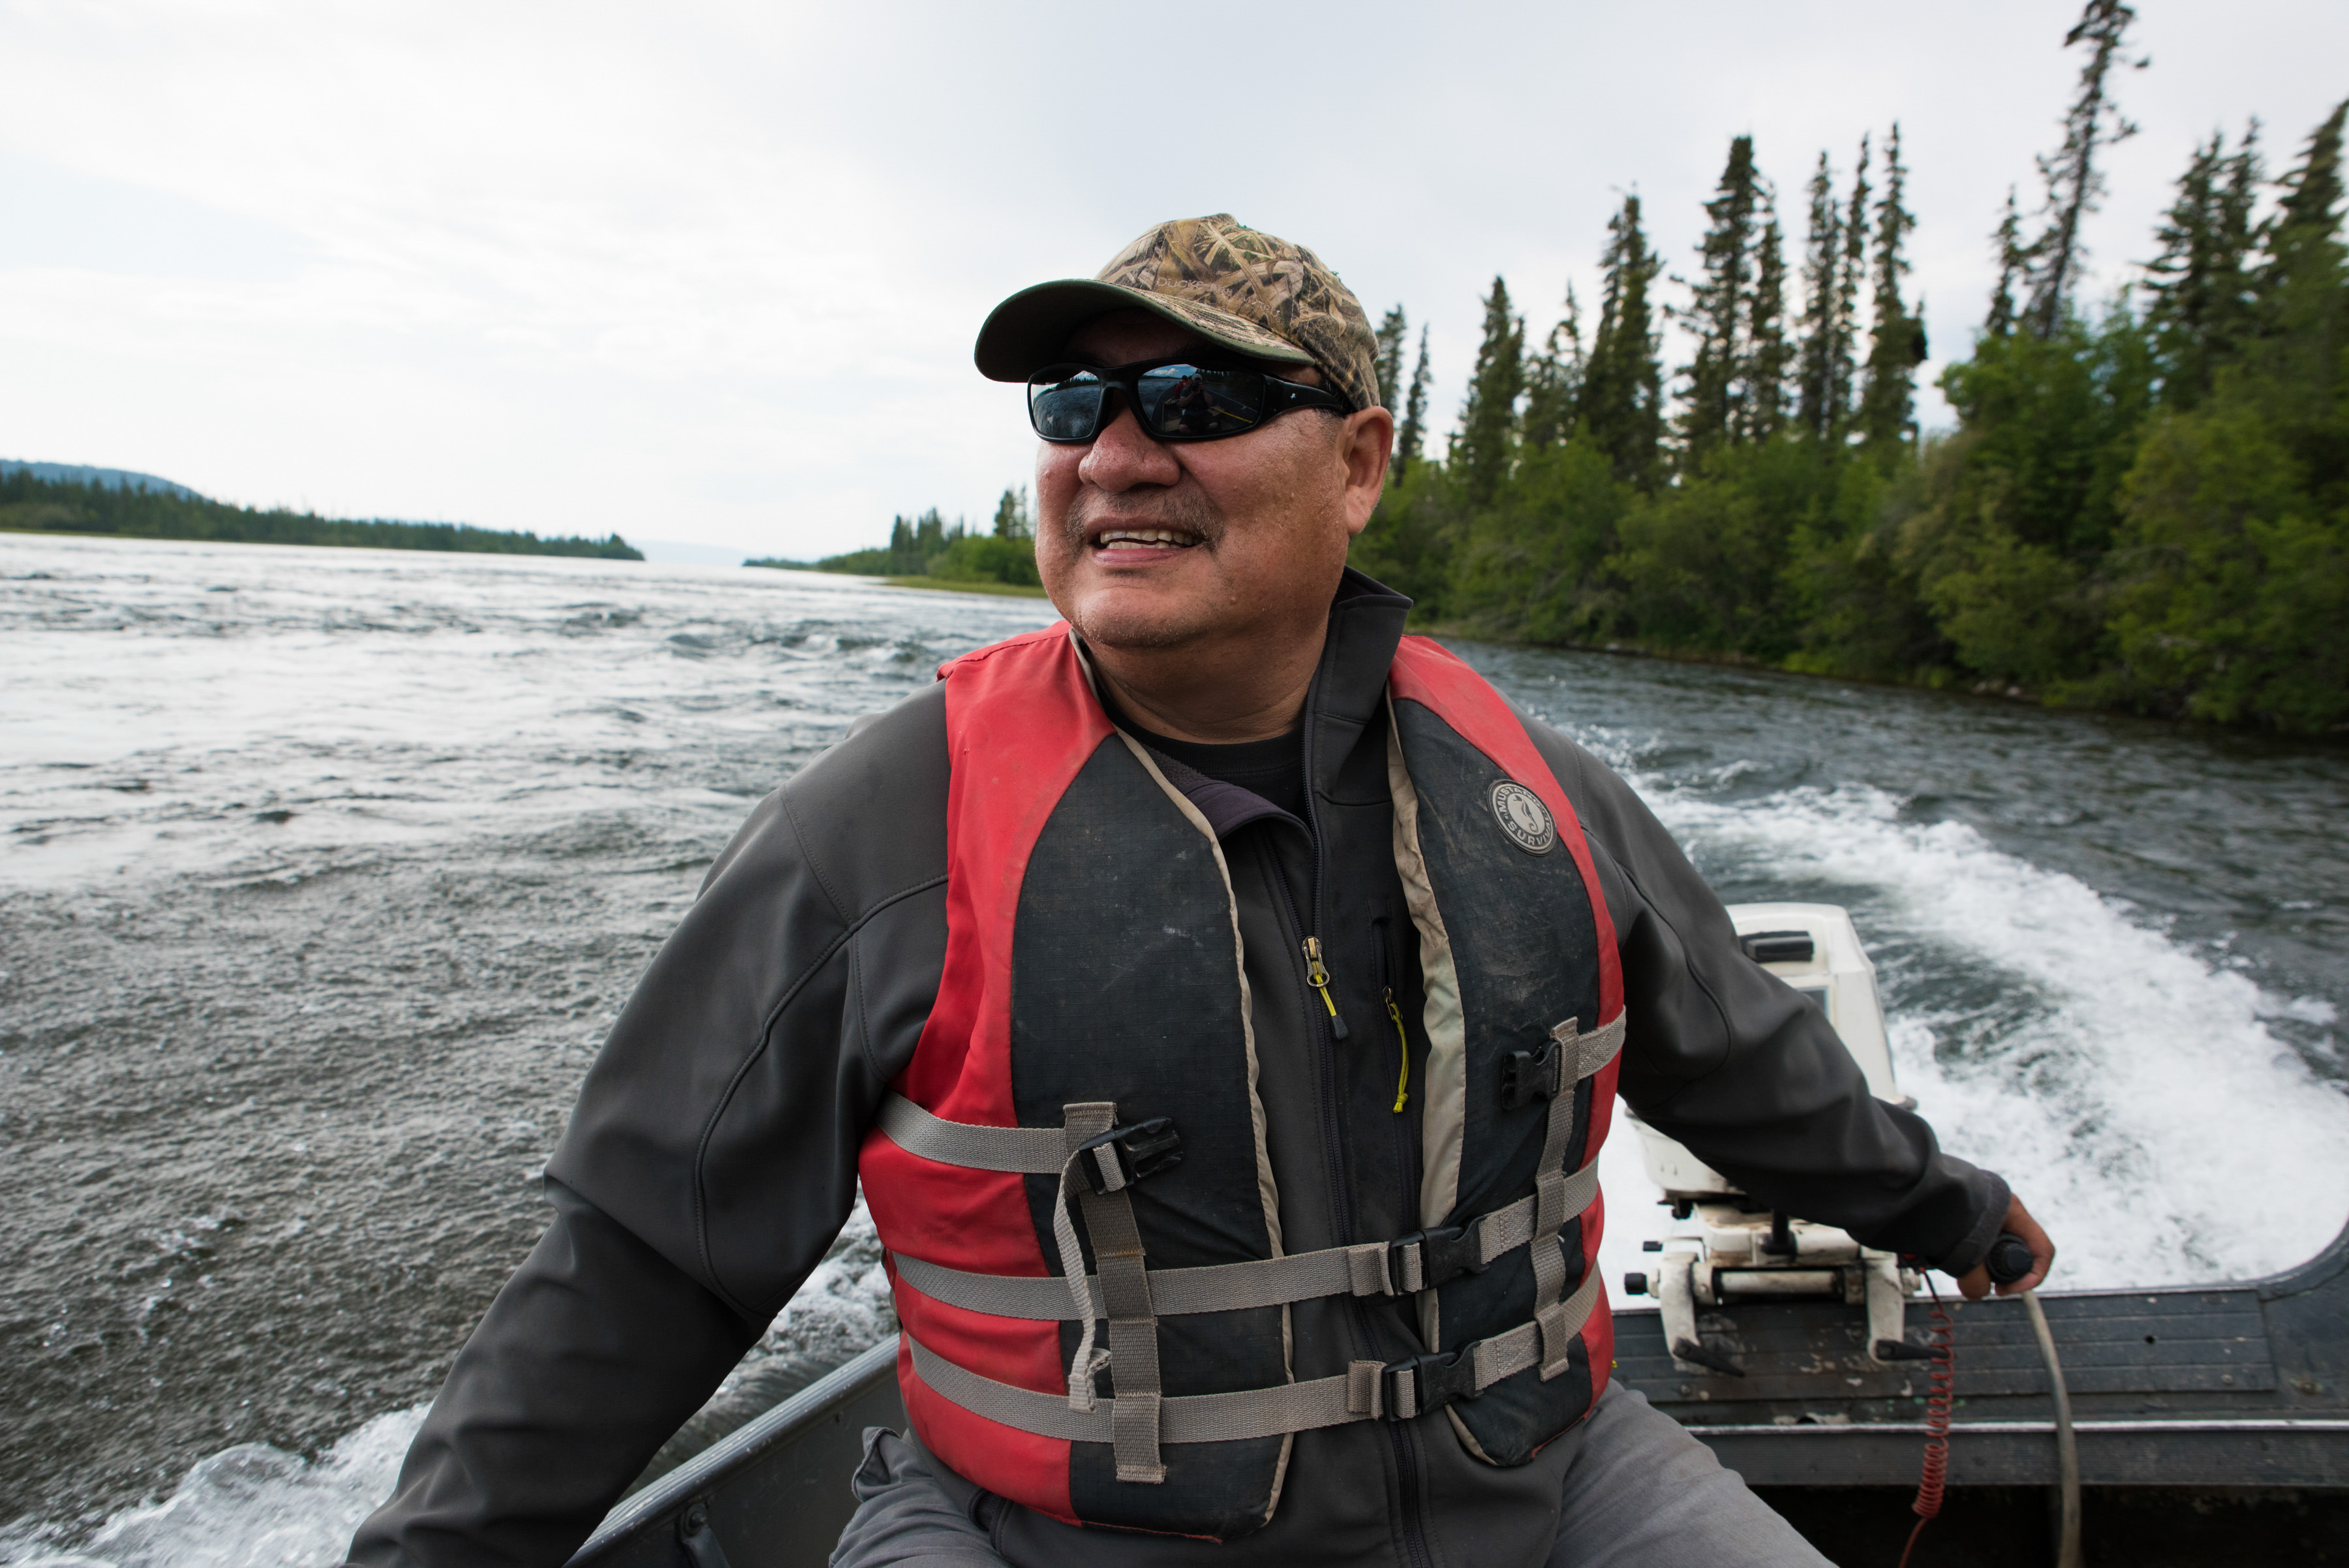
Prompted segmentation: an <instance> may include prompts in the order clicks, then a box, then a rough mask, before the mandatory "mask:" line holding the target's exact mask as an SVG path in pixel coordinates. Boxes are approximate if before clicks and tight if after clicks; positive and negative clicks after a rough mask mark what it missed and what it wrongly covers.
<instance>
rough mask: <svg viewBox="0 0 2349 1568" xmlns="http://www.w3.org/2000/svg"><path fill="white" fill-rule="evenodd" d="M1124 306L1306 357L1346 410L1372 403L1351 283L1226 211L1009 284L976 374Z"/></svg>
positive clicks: (1252, 352) (1277, 357)
mask: <svg viewBox="0 0 2349 1568" xmlns="http://www.w3.org/2000/svg"><path fill="white" fill-rule="evenodd" d="M1135 306H1139V307H1140V308H1142V309H1143V310H1147V311H1150V312H1152V313H1153V314H1154V315H1158V316H1163V317H1165V318H1166V319H1167V320H1169V321H1172V322H1174V324H1175V325H1176V326H1178V327H1189V328H1190V329H1191V330H1192V331H1194V332H1196V333H1197V334H1199V336H1200V337H1205V338H1206V339H1207V340H1208V341H1209V342H1211V343H1215V344H1218V345H1220V346H1222V347H1223V348H1229V349H1232V350H1233V351H1234V352H1236V353H1239V354H1244V355H1246V356H1247V357H1248V358H1252V359H1269V360H1272V361H1273V362H1275V363H1277V364H1284V365H1318V366H1319V367H1320V368H1321V373H1322V375H1323V376H1324V377H1326V378H1327V379H1328V385H1329V386H1330V389H1331V390H1333V391H1336V392H1338V393H1340V395H1342V396H1343V397H1344V398H1345V399H1346V400H1347V401H1348V402H1349V403H1350V404H1352V405H1353V406H1354V407H1355V408H1357V409H1368V408H1374V407H1376V406H1378V404H1379V403H1380V397H1379V372H1378V345H1377V342H1376V340H1375V339H1374V338H1373V337H1371V322H1370V317H1366V316H1364V315H1363V314H1362V306H1361V301H1360V300H1358V299H1356V298H1355V297H1354V294H1353V291H1352V290H1351V289H1350V288H1348V287H1347V286H1345V285H1344V284H1342V283H1340V282H1339V281H1338V275H1337V274H1336V273H1334V272H1331V271H1330V269H1329V268H1328V267H1327V266H1324V265H1322V263H1321V258H1320V257H1319V256H1317V255H1315V254H1313V253H1312V252H1311V251H1309V250H1307V249H1306V248H1305V247H1304V246H1303V245H1292V244H1289V243H1288V241H1287V240H1281V239H1275V238H1274V237H1273V236H1272V235H1270V234H1259V233H1257V231H1256V230H1254V229H1251V228H1249V227H1248V226H1247V224H1245V223H1240V222H1239V221H1238V220H1237V219H1236V218H1234V217H1233V216H1232V215H1231V214H1230V213H1216V215H1215V216H1213V217H1211V218H1180V219H1177V220H1175V221H1174V222H1173V223H1160V224H1159V225H1157V226H1156V227H1155V228H1154V229H1152V230H1151V231H1150V232H1149V233H1148V234H1143V236H1142V237H1141V238H1140V239H1138V240H1136V241H1134V242H1133V244H1130V245H1128V246H1126V247H1125V249H1123V250H1122V251H1120V252H1119V253H1118V254H1117V257H1116V259H1115V260H1113V261H1112V262H1111V263H1110V264H1109V265H1107V266H1105V267H1103V268H1102V270H1101V272H1100V274H1099V275H1097V276H1095V277H1092V278H1080V277H1067V278H1061V279H1060V280H1058V281H1057V282H1053V283H1040V284H1038V285H1036V286H1034V287H1033V288H1023V289H1021V290H1020V291H1019V293H1018V294H1015V295H1013V296H1011V297H1010V298H1009V299H1007V300H1005V301H1004V302H1003V303H1002V304H1000V305H999V306H996V307H995V309H994V310H993V311H992V312H990V313H989V314H988V317H987V324H986V325H985V326H984V327H980V328H979V329H978V349H977V352H976V355H975V358H977V359H978V369H979V373H980V374H981V375H984V376H986V377H987V378H988V379H990V380H996V381H1024V380H1026V379H1028V378H1029V376H1030V374H1031V373H1032V372H1034V371H1036V370H1038V369H1041V368H1043V367H1044V366H1046V365H1049V364H1050V363H1051V362H1052V361H1053V360H1055V359H1058V358H1061V349H1062V347H1063V345H1065V344H1066V343H1067V342H1068V340H1069V334H1070V333H1071V332H1073V331H1075V330H1076V329H1077V327H1080V326H1081V325H1082V324H1083V323H1085V322H1087V321H1090V320H1092V318H1093V317H1096V316H1100V315H1102V314H1103V313H1104V312H1107V311H1112V310H1123V309H1130V308H1133V307H1135Z"/></svg>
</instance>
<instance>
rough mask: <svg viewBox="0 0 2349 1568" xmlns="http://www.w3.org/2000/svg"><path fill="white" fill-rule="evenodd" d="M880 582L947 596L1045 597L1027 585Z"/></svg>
mask: <svg viewBox="0 0 2349 1568" xmlns="http://www.w3.org/2000/svg"><path fill="white" fill-rule="evenodd" d="M881 581H882V582H884V583H885V584H887V585H888V586H889V587H893V588H936V589H937V590H939V591H941V592H944V593H949V594H1001V595H1004V596H1006V597H1011V598H1024V599H1040V598H1043V597H1047V596H1046V595H1045V592H1044V590H1043V589H1042V588H1041V587H1031V586H1030V585H1029V584H1027V583H983V582H957V581H955V580H954V579H952V578H949V577H883V578H882V579H881Z"/></svg>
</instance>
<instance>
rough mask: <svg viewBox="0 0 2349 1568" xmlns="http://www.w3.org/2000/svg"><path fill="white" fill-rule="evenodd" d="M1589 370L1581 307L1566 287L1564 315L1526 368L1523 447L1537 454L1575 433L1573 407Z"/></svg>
mask: <svg viewBox="0 0 2349 1568" xmlns="http://www.w3.org/2000/svg"><path fill="white" fill-rule="evenodd" d="M1586 369H1588V367H1587V365H1586V364H1585V361H1584V356H1583V350H1582V306H1581V305H1580V304H1579V303H1578V301H1577V300H1576V299H1575V297H1574V286H1573V285H1572V284H1570V283H1569V284H1568V285H1567V286H1566V314H1565V315H1564V316H1562V317H1559V318H1558V322H1557V326H1555V327H1551V328H1550V329H1549V337H1548V338H1547V340H1545V341H1544V343H1543V344H1542V351H1541V352H1540V353H1539V354H1537V355H1536V356H1534V358H1532V360H1530V361H1529V362H1528V363H1527V364H1526V414H1525V420H1524V431H1525V444H1526V450H1527V451H1530V452H1540V451H1543V450H1546V449H1547V448H1549V447H1553V446H1557V445H1558V444H1559V443H1560V442H1562V441H1565V440H1566V439H1567V437H1568V436H1569V435H1571V434H1573V433H1574V416H1575V407H1576V405H1577V404H1578V402H1579V401H1580V400H1581V398H1582V378H1583V374H1584V372H1585V370H1586Z"/></svg>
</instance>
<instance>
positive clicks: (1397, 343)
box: [1378, 305, 1407, 410]
mask: <svg viewBox="0 0 2349 1568" xmlns="http://www.w3.org/2000/svg"><path fill="white" fill-rule="evenodd" d="M1406 331H1407V328H1406V327H1404V325H1403V319H1402V306H1400V305H1398V306H1395V307H1394V308H1393V309H1392V310H1390V311H1388V312H1387V314H1386V319H1385V320H1383V321H1381V322H1380V323H1379V330H1378V345H1379V401H1380V402H1381V404H1383V405H1384V406H1385V407H1386V408H1387V409H1388V410H1392V409H1393V408H1394V406H1395V400H1396V399H1397V398H1399V397H1401V396H1402V340H1403V336H1404V334H1405V332H1406Z"/></svg>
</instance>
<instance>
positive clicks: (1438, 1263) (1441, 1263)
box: [1387, 1225, 1485, 1295]
mask: <svg viewBox="0 0 2349 1568" xmlns="http://www.w3.org/2000/svg"><path fill="white" fill-rule="evenodd" d="M1406 1247H1416V1248H1418V1249H1419V1283H1418V1284H1416V1285H1413V1284H1412V1283H1411V1282H1410V1281H1409V1279H1408V1278H1407V1277H1406V1276H1405V1274H1404V1272H1403V1249H1404V1248H1406ZM1483 1272H1485V1254H1484V1248H1483V1246H1482V1244H1481V1243H1480V1242H1479V1241H1478V1240H1477V1237H1476V1229H1475V1226H1473V1225H1445V1226H1443V1227H1441V1228H1439V1229H1437V1230H1433V1231H1413V1232H1412V1233H1411V1234H1410V1235H1408V1236H1398V1237H1396V1238H1395V1239H1394V1240H1393V1241H1389V1242H1388V1243H1387V1282H1388V1283H1389V1284H1391V1285H1392V1286H1393V1287H1394V1290H1395V1293H1396V1294H1397V1295H1408V1294H1410V1293H1412V1292H1413V1291H1414V1290H1421V1291H1432V1290H1433V1289H1434V1288H1435V1287H1436V1286H1438V1285H1440V1284H1444V1283H1445V1282H1449V1281H1452V1280H1456V1279H1458V1278H1459V1277H1460V1276H1461V1275H1463V1274H1481V1273H1483Z"/></svg>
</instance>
